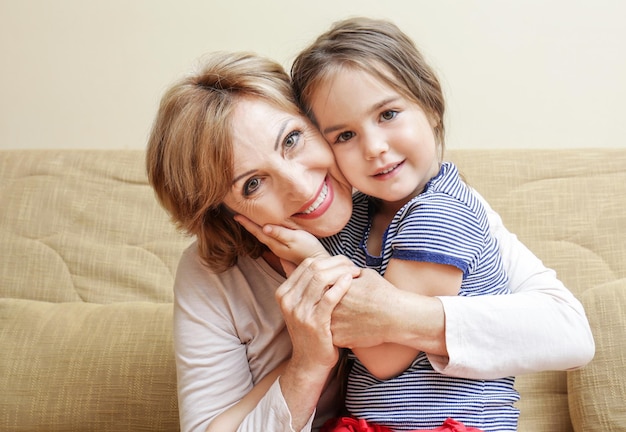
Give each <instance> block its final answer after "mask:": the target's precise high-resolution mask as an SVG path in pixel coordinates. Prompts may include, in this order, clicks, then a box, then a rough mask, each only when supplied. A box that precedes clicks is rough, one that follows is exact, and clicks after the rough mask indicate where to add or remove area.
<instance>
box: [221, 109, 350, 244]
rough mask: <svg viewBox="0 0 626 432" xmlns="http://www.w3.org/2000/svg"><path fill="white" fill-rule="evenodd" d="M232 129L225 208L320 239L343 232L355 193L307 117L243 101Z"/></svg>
mask: <svg viewBox="0 0 626 432" xmlns="http://www.w3.org/2000/svg"><path fill="white" fill-rule="evenodd" d="M232 124H233V149H234V171H233V172H234V178H233V182H232V187H231V189H230V192H229V193H228V195H227V196H226V198H225V199H224V204H226V205H227V206H228V207H229V208H230V209H231V210H233V211H234V212H235V213H238V214H241V215H244V216H246V217H247V218H249V219H250V220H252V221H253V222H255V223H257V224H259V225H265V224H268V223H271V224H276V225H282V226H285V227H288V228H292V229H302V230H306V231H308V232H310V233H312V234H314V235H315V236H317V237H325V236H329V235H332V234H335V233H337V232H338V231H339V230H340V229H341V228H343V226H344V225H345V224H346V223H347V221H348V219H349V218H350V214H351V213H352V188H351V186H350V185H349V184H348V183H347V181H346V180H345V178H344V177H343V176H342V175H341V173H340V171H339V169H338V168H337V165H336V164H335V158H334V157H333V153H332V151H331V150H330V148H329V147H328V145H327V144H326V142H324V139H323V138H322V137H321V135H320V134H319V132H318V131H317V129H315V127H314V126H312V125H311V124H310V123H309V122H308V120H307V119H306V118H305V117H303V116H299V115H294V114H291V113H288V112H285V111H282V110H280V109H278V108H276V107H274V106H273V105H270V104H269V103H267V102H265V101H263V100H261V99H258V98H243V99H242V100H240V101H239V102H237V106H236V107H235V111H234V114H233V117H232Z"/></svg>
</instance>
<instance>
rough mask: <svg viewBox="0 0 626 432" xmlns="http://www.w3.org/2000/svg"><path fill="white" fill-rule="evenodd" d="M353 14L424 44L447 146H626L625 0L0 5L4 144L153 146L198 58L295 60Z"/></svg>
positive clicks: (0, 140) (18, 0) (112, 0)
mask: <svg viewBox="0 0 626 432" xmlns="http://www.w3.org/2000/svg"><path fill="white" fill-rule="evenodd" d="M348 15H370V16H376V17H385V18H390V19H392V20H394V21H395V22H396V23H397V24H398V25H399V26H400V27H401V28H403V29H404V30H405V31H406V32H407V33H409V34H410V35H411V36H412V37H413V38H414V39H415V40H416V42H417V43H418V45H419V46H420V47H421V48H422V50H423V51H424V53H425V55H426V57H427V58H429V59H430V60H431V62H432V63H433V64H434V66H435V67H436V68H437V70H438V71H439V73H440V77H441V79H442V81H443V84H444V88H445V92H446V96H447V100H448V107H449V116H448V119H447V127H448V131H449V132H448V145H449V146H450V147H600V146H605V147H624V146H626V108H625V106H626V26H624V25H623V19H624V17H626V2H622V1H620V0H594V1H591V0H586V1H581V0H526V1H513V0H465V1H457V0H428V1H422V0H395V1H389V2H382V1H379V0H376V1H374V0H312V1H309V2H303V1H297V0H275V1H256V0H250V1H236V0H231V1H219V2H218V1H215V0H171V1H165V0H106V1H105V0H93V1H91V0H58V1H48V0H39V1H37V0H0V59H1V60H0V61H1V62H2V63H1V64H2V68H1V70H0V148H53V147H66V148H117V149H119V148H143V147H144V146H145V141H146V136H147V133H148V130H149V128H150V124H151V122H152V118H153V116H154V113H155V110H156V106H157V102H158V99H159V98H160V95H161V94H162V92H163V90H164V89H165V88H166V87H167V85H168V84H169V83H171V82H172V81H173V80H174V79H175V78H177V77H178V76H180V75H181V74H182V73H184V72H185V71H186V70H187V69H189V67H190V66H191V65H192V63H193V62H194V60H195V59H196V58H197V57H199V56H200V55H201V54H202V53H205V52H207V51H213V50H251V51H256V52H258V53H261V54H265V55H268V56H272V57H274V58H275V59H277V60H279V61H281V62H282V63H283V64H285V65H286V66H288V65H289V64H290V61H291V59H292V58H293V56H294V55H295V54H296V53H297V52H298V50H299V49H300V48H301V47H303V46H304V45H305V44H306V43H308V42H310V41H311V40H312V38H313V37H314V36H315V35H316V34H318V33H320V32H321V31H323V30H325V29H326V28H327V27H328V26H329V25H330V24H331V23H332V22H333V21H335V20H337V19H340V18H343V17H346V16H348Z"/></svg>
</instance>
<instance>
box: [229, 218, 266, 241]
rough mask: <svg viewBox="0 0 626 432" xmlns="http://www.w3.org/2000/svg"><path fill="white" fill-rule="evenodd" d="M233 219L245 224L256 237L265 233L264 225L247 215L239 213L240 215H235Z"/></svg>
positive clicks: (242, 224)
mask: <svg viewBox="0 0 626 432" xmlns="http://www.w3.org/2000/svg"><path fill="white" fill-rule="evenodd" d="M233 219H235V221H236V222H238V223H239V224H240V225H241V226H243V227H244V228H245V229H246V231H248V232H249V233H250V234H252V235H254V236H255V237H256V238H259V235H263V227H261V225H258V224H256V223H254V222H252V221H251V220H250V219H248V218H247V217H245V216H243V215H240V214H238V215H235V216H234V217H233Z"/></svg>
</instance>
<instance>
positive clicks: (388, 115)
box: [380, 110, 398, 121]
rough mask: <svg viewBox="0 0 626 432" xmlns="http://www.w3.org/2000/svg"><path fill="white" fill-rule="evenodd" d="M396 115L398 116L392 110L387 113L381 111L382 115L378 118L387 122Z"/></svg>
mask: <svg viewBox="0 0 626 432" xmlns="http://www.w3.org/2000/svg"><path fill="white" fill-rule="evenodd" d="M396 115H398V112H397V111H392V110H387V111H383V113H382V114H381V115H380V118H381V119H383V120H385V121H388V120H391V119H393V118H394V117H395V116H396Z"/></svg>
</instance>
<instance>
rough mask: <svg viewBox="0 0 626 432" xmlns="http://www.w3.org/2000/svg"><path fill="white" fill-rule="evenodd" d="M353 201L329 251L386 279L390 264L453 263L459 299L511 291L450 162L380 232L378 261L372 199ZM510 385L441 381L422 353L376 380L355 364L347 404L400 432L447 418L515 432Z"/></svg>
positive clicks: (479, 212) (481, 214)
mask: <svg viewBox="0 0 626 432" xmlns="http://www.w3.org/2000/svg"><path fill="white" fill-rule="evenodd" d="M353 202H354V209H353V213H352V217H351V219H350V222H349V223H348V225H347V226H346V227H345V228H344V229H343V230H342V231H341V232H340V233H339V234H337V235H335V236H332V237H328V238H325V239H322V242H323V243H324V246H325V247H326V248H327V249H328V250H329V252H330V253H332V254H344V255H346V256H348V257H349V258H350V259H351V260H352V261H353V262H354V263H356V264H357V265H358V266H360V267H370V268H374V269H376V270H377V271H379V272H380V273H381V274H383V275H384V273H385V270H386V268H387V265H388V264H389V261H390V260H391V259H392V258H394V259H403V260H415V261H427V262H434V263H440V264H448V265H453V266H455V267H458V268H459V269H461V270H462V271H463V281H462V285H461V290H460V292H459V295H463V296H477V295H488V294H507V293H508V292H509V291H508V288H507V277H506V273H505V271H504V267H503V264H502V260H501V257H500V254H499V250H498V244H497V241H496V239H495V238H494V237H493V236H491V234H490V232H489V223H488V220H487V216H486V213H485V209H484V208H483V206H482V205H481V203H480V202H479V201H478V200H477V199H476V197H475V196H474V194H473V193H472V191H471V189H470V188H469V187H468V186H467V185H466V184H465V183H463V182H462V181H461V179H460V177H459V175H458V171H457V169H456V167H455V166H454V165H453V164H452V163H449V162H446V163H443V164H442V166H441V169H440V171H439V173H438V175H437V176H435V177H434V178H433V179H432V180H431V181H430V182H429V183H428V184H427V186H426V188H425V189H424V191H423V192H422V193H421V194H420V195H418V196H417V197H415V198H413V199H412V200H411V201H409V202H408V203H407V204H406V205H404V206H403V207H402V208H401V209H400V211H398V213H397V214H396V215H395V217H394V219H393V220H392V222H391V224H390V225H389V227H388V228H387V230H386V232H385V235H384V238H383V252H382V255H381V256H372V255H370V254H368V253H367V248H366V244H367V238H368V234H369V229H370V223H371V220H372V216H373V214H374V213H375V206H376V203H375V200H374V199H373V198H371V197H368V196H366V195H364V194H362V193H356V194H355V195H354V197H353ZM486 331H488V329H486ZM471 337H479V335H471ZM513 382H514V378H513V377H508V378H504V379H500V380H490V381H483V380H470V379H461V378H455V377H449V376H445V375H442V374H439V373H438V372H436V371H434V370H433V368H432V366H431V365H430V362H429V361H428V358H427V357H426V355H425V354H423V353H421V354H420V355H419V356H418V358H417V359H416V360H415V361H414V362H413V364H412V365H411V367H410V368H409V369H407V370H406V371H405V372H404V373H402V374H401V375H399V376H397V377H395V378H392V379H390V380H384V381H381V380H378V379H377V378H376V377H374V376H372V375H371V374H370V373H369V372H368V371H367V369H366V368H365V367H364V366H363V365H362V364H361V363H360V362H359V361H358V359H356V358H355V365H354V367H353V369H352V371H351V373H350V376H349V381H348V392H347V397H346V406H347V408H348V409H349V411H350V412H351V414H352V415H354V416H356V417H359V418H364V419H366V420H368V421H370V422H373V423H378V424H382V425H385V426H387V427H389V428H391V429H394V430H398V431H402V430H411V429H425V428H434V427H437V426H440V425H441V423H442V422H443V421H444V420H445V419H446V418H448V417H452V418H454V419H456V420H458V421H461V422H463V423H465V424H466V425H468V426H473V427H478V428H481V429H483V430H485V431H515V430H517V418H518V415H519V412H518V410H517V409H516V408H515V407H514V406H513V403H514V402H516V401H517V400H518V399H519V395H518V393H517V392H516V391H515V389H514V388H513Z"/></svg>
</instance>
